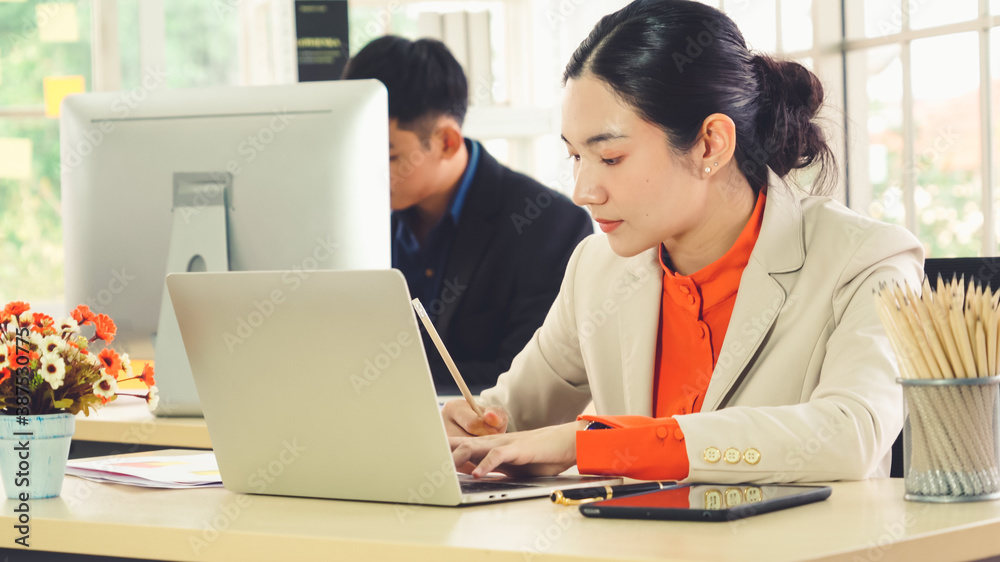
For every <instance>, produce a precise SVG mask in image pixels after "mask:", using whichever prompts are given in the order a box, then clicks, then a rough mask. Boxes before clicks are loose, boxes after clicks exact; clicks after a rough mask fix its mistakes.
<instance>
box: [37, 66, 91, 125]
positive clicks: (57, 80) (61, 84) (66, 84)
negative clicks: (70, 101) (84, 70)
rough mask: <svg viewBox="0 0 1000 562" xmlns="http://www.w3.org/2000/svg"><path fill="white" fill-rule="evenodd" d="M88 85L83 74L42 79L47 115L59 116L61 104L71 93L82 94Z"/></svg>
mask: <svg viewBox="0 0 1000 562" xmlns="http://www.w3.org/2000/svg"><path fill="white" fill-rule="evenodd" d="M86 88H87V86H86V84H85V83H84V81H83V76H46V77H45V78H44V79H43V80H42V90H43V91H44V92H45V116H46V117H59V104H60V103H62V100H63V98H64V97H66V96H68V95H70V94H80V93H83V91H84V90H86Z"/></svg>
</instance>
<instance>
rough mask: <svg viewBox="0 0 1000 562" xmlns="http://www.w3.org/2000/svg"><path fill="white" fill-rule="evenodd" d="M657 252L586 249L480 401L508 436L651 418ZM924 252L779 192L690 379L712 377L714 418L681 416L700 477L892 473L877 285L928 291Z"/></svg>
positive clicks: (589, 244)
mask: <svg viewBox="0 0 1000 562" xmlns="http://www.w3.org/2000/svg"><path fill="white" fill-rule="evenodd" d="M657 251H658V249H657V248H653V249H650V250H648V251H646V252H643V253H642V254H640V255H638V256H634V257H632V258H622V257H620V256H618V255H617V254H615V253H614V252H613V251H612V250H611V247H610V246H609V244H608V241H607V238H606V237H605V236H604V235H594V236H591V237H589V238H587V239H585V240H584V241H583V242H581V243H580V245H579V246H578V247H577V248H576V251H575V252H574V253H573V256H572V258H571V259H570V262H569V265H568V267H567V270H566V275H565V278H564V280H563V284H562V287H561V290H560V294H559V296H558V298H557V299H556V301H555V303H553V305H552V308H551V310H550V311H549V313H548V316H547V317H546V319H545V322H544V324H543V325H542V326H541V328H539V329H538V331H537V332H536V333H535V335H534V336H533V337H532V339H531V341H530V342H528V345H527V346H526V347H525V348H524V350H523V351H521V353H520V354H518V356H517V357H516V358H515V359H514V362H513V364H512V365H511V368H510V371H508V372H507V373H505V374H503V375H501V376H500V378H499V380H498V382H497V385H496V387H494V388H492V389H489V390H487V391H485V392H483V394H482V399H483V401H484V402H486V403H488V404H494V405H500V406H502V407H504V408H506V409H507V411H508V413H509V414H510V417H511V420H510V429H511V430H515V431H516V430H526V429H532V428H537V427H542V426H546V425H552V424H558V423H564V422H568V421H572V420H573V419H575V418H576V416H577V415H579V414H580V412H581V411H582V410H583V409H584V407H585V406H586V405H587V404H588V402H589V401H590V400H591V399H593V401H594V405H595V407H596V411H597V413H598V414H600V415H620V414H632V415H643V416H650V415H652V402H653V396H652V391H653V373H654V365H653V363H654V360H655V357H654V356H655V352H656V347H655V346H656V337H657V327H658V319H659V311H660V294H661V290H662V270H661V268H660V265H659V262H658V259H657V254H656V252H657ZM923 257H924V253H923V247H922V246H921V245H920V243H919V242H918V241H917V240H916V238H914V236H913V235H911V234H910V233H909V232H907V231H906V230H904V229H902V228H899V227H896V226H891V225H887V224H883V223H880V222H877V221H874V220H871V219H868V218H864V217H862V216H860V215H858V214H856V213H854V212H852V211H850V210H849V209H847V208H846V207H844V206H843V205H841V204H839V203H837V202H835V201H833V200H831V199H829V198H824V197H811V196H802V195H800V194H797V193H794V192H793V190H792V189H791V188H788V187H785V186H782V185H779V186H777V187H772V188H771V189H770V190H769V192H768V199H767V203H766V206H765V208H764V218H763V224H762V227H761V232H760V235H759V237H758V239H757V244H756V246H755V247H754V249H753V252H752V254H751V256H750V261H749V263H748V264H747V267H746V269H745V270H744V272H743V277H742V279H741V281H740V288H739V292H738V294H737V297H736V303H735V305H734V308H733V315H732V318H731V320H730V324H729V328H728V330H727V332H726V336H725V340H724V341H723V344H722V349H721V350H720V353H719V356H718V361H717V363H716V367H715V371H714V372H712V373H695V374H693V376H708V377H710V382H709V385H708V390H707V392H706V396H705V399H704V406H703V408H702V411H701V412H699V413H697V414H689V415H682V416H676V419H677V421H678V423H679V425H680V428H681V429H682V430H683V431H684V435H685V444H686V448H687V454H688V459H689V463H690V473H689V476H688V480H689V481H702V482H720V483H730V482H732V483H735V482H769V481H772V482H773V481H785V482H793V481H826V480H840V479H862V478H868V477H873V476H886V475H888V469H889V461H890V459H889V455H890V448H891V446H892V443H893V441H894V440H895V438H896V436H897V435H898V434H899V432H900V429H901V428H902V424H903V414H902V409H903V404H902V391H901V388H900V386H899V384H897V383H896V382H895V379H896V378H897V376H898V375H897V368H896V360H895V356H894V355H893V352H892V349H891V348H890V345H889V341H888V338H887V337H886V335H885V332H884V331H883V329H882V326H881V324H880V322H879V318H878V315H877V312H876V309H875V302H874V297H873V291H875V289H876V288H877V287H878V286H879V284H881V283H884V282H887V281H890V280H897V281H899V282H907V283H909V284H910V286H914V287H915V286H917V284H918V283H919V282H920V281H921V279H922V278H923ZM732 449H734V450H735V451H733V450H732ZM748 449H755V450H756V451H757V452H759V460H758V459H757V458H756V457H757V456H758V455H754V454H753V451H751V454H750V455H746V454H745V452H746V451H747V450H748ZM727 451H728V452H729V454H728V455H726V452H727ZM720 452H721V453H722V454H721V455H719V454H718V453H720ZM737 452H738V453H739V458H738V459H736V456H737V455H736V454H734V453H737ZM627 456H628V455H627V454H626V457H627ZM720 456H721V458H720ZM727 457H728V458H727ZM744 457H746V458H749V459H751V460H756V461H757V462H756V463H755V464H750V463H748V462H747V461H746V460H745V458H744ZM733 459H736V462H732V463H731V462H728V461H730V460H733Z"/></svg>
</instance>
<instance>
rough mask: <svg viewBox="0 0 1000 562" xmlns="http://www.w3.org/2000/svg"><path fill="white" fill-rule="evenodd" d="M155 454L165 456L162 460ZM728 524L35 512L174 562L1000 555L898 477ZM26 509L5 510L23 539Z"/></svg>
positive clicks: (105, 492) (500, 513)
mask: <svg viewBox="0 0 1000 562" xmlns="http://www.w3.org/2000/svg"><path fill="white" fill-rule="evenodd" d="M155 454H163V452H157V453H155ZM832 486H833V495H832V496H831V497H830V499H828V500H826V501H823V502H819V503H815V504H810V505H806V506H802V507H797V508H794V509H789V510H784V511H780V512H776V513H769V514H764V515H760V516H757V517H752V518H749V519H744V520H740V521H734V522H728V523H693V522H667V521H632V520H608V519H588V518H584V517H583V516H582V515H580V512H579V510H578V509H577V508H575V507H562V506H556V505H553V504H552V503H551V502H549V500H548V499H536V500H525V501H516V502H508V503H499V504H492V505H485V506H475V507H460V508H445V507H423V506H407V505H393V504H378V503H366V502H346V501H332V500H315V499H304V498H282V497H272V496H256V495H242V494H234V493H231V492H229V491H227V490H224V489H221V488H213V489H200V490H152V489H143V488H136V487H130V486H121V485H112V484H96V483H91V482H87V481H84V480H81V479H78V478H73V477H67V478H66V481H65V483H64V485H63V492H62V496H61V497H59V498H54V499H49V500H35V501H32V502H31V504H30V515H31V520H30V544H31V547H32V550H46V551H55V552H77V553H86V554H102V555H109V556H136V557H139V556H141V557H151V558H158V559H161V558H162V559H167V560H296V561H299V560H333V559H337V560H374V559H378V560H408V561H410V560H415V561H420V560H434V561H437V560H444V561H447V560H454V561H461V562H469V561H470V560H476V561H478V560H490V561H515V560H516V561H519V562H524V561H530V560H540V561H545V560H556V561H570V560H575V561H597V560H689V561H691V560H694V561H697V560H716V561H718V560H721V561H726V560H732V561H738V562H746V561H748V560H768V561H782V560H824V561H827V560H844V561H851V562H855V561H869V560H870V561H879V562H887V561H892V560H906V561H911V560H934V561H948V560H971V559H978V558H985V557H988V556H991V555H997V554H1000V501H992V502H975V503H966V504H941V505H937V504H922V503H912V502H906V501H904V500H903V484H902V481H901V480H889V479H885V480H869V481H863V482H845V483H834V484H832ZM15 507H16V504H15V502H13V501H11V500H6V504H5V505H4V506H3V509H2V511H0V527H2V528H3V529H4V531H3V537H4V538H3V539H0V540H4V541H5V542H4V543H3V545H2V546H4V547H10V546H14V547H16V546H17V545H15V544H14V542H13V541H14V538H15V531H14V530H13V528H12V525H14V524H16V523H15V518H14V512H13V510H14V508H15Z"/></svg>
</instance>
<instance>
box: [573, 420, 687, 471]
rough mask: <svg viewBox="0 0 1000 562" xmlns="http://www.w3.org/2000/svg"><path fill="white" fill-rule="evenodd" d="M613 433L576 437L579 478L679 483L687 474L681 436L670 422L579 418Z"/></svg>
mask: <svg viewBox="0 0 1000 562" xmlns="http://www.w3.org/2000/svg"><path fill="white" fill-rule="evenodd" d="M579 419H582V420H588V421H598V422H601V423H603V424H605V425H609V426H611V427H612V428H613V429H595V430H590V431H578V432H577V433H576V465H577V468H578V469H579V471H580V474H605V475H614V476H628V477H630V478H637V479H639V480H683V479H684V478H687V475H688V471H689V468H690V466H689V464H688V456H687V447H686V446H685V444H684V432H682V431H681V428H680V426H679V425H678V423H677V420H675V419H674V418H647V417H643V416H580V418H579Z"/></svg>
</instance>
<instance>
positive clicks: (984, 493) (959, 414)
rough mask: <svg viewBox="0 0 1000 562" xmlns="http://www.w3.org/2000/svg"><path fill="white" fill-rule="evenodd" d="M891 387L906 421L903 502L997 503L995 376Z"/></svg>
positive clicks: (999, 446) (999, 441)
mask: <svg viewBox="0 0 1000 562" xmlns="http://www.w3.org/2000/svg"><path fill="white" fill-rule="evenodd" d="M897 381H898V382H899V383H901V384H902V385H903V402H904V404H903V406H904V412H905V416H906V418H905V422H904V424H903V470H904V472H903V475H904V481H905V486H906V495H905V498H906V499H907V500H913V501H926V502H963V501H976V500H991V499H997V498H1000V422H998V418H1000V410H998V404H1000V400H998V396H1000V392H998V390H1000V376H994V377H973V378H950V379H897Z"/></svg>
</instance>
